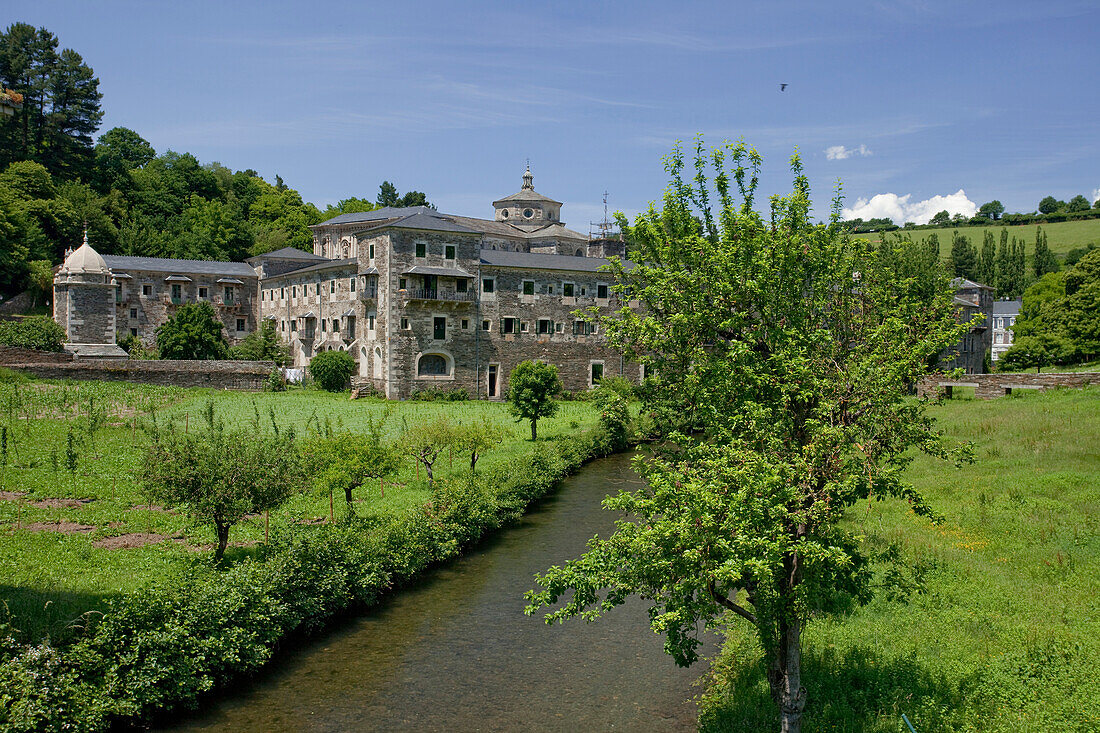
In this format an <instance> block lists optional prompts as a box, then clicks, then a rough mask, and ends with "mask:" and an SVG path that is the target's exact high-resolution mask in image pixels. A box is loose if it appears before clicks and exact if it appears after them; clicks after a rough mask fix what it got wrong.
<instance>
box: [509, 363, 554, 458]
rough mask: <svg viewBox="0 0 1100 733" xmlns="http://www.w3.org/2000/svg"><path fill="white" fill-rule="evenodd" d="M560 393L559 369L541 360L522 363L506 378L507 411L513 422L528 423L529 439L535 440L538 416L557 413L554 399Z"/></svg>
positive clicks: (536, 437)
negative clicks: (521, 421) (529, 426)
mask: <svg viewBox="0 0 1100 733" xmlns="http://www.w3.org/2000/svg"><path fill="white" fill-rule="evenodd" d="M559 394H561V380H560V379H558V368H557V367H556V366H554V365H553V364H546V363H544V362H541V361H521V362H520V363H519V364H517V365H516V368H515V369H513V370H512V373H511V375H510V376H509V377H508V411H509V412H510V413H512V415H513V416H515V418H516V420H517V421H519V420H530V421H531V440H538V422H539V418H541V417H553V416H554V415H555V414H557V412H558V403H557V402H555V401H554V398H555V397H557V396H558V395H559Z"/></svg>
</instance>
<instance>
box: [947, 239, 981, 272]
mask: <svg viewBox="0 0 1100 733" xmlns="http://www.w3.org/2000/svg"><path fill="white" fill-rule="evenodd" d="M951 267H952V269H953V270H954V272H955V277H965V278H966V279H967V280H974V279H975V278H977V277H978V273H977V270H978V250H977V248H975V247H974V245H972V244H971V243H970V237H967V236H964V235H962V234H959V232H958V230H955V231H953V232H952V233H951Z"/></svg>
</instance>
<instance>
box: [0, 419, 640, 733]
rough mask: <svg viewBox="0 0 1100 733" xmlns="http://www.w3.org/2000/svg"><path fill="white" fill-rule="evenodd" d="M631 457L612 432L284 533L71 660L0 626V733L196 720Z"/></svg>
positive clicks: (177, 584)
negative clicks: (270, 669)
mask: <svg viewBox="0 0 1100 733" xmlns="http://www.w3.org/2000/svg"><path fill="white" fill-rule="evenodd" d="M627 443H628V441H627V440H626V439H625V436H624V433H623V431H622V430H616V429H615V426H612V425H608V424H606V421H604V424H602V425H601V426H600V427H598V428H595V429H593V430H591V431H587V432H582V433H578V434H576V435H573V436H567V437H562V438H559V439H558V440H556V441H554V442H553V443H552V444H551V443H536V444H535V445H534V447H533V449H532V452H531V454H530V455H528V456H527V457H525V458H523V459H520V460H517V461H514V462H513V463H512V464H510V465H509V466H508V468H507V469H503V468H502V469H498V470H496V471H486V472H485V473H484V474H482V475H478V476H476V477H474V476H470V477H466V478H463V479H453V480H442V481H437V482H436V485H435V488H434V489H433V492H432V497H431V499H430V501H428V502H426V503H425V504H424V505H423V506H422V507H421V508H420V510H419V511H418V512H416V513H414V514H412V515H407V516H403V517H396V518H394V517H372V518H361V519H355V518H352V519H349V520H346V521H344V522H341V523H337V524H333V525H328V526H325V527H322V528H314V530H313V531H308V532H306V531H288V532H284V533H281V534H279V535H276V536H274V537H272V541H271V544H270V545H268V546H267V547H266V548H264V550H263V551H262V552H261V553H260V555H259V556H257V558H255V559H245V560H242V561H240V562H238V563H237V564H235V565H233V566H232V567H230V568H229V569H226V570H220V569H217V568H216V567H213V566H210V567H206V568H204V569H202V570H198V571H196V573H194V574H192V575H190V576H188V577H186V578H185V579H179V580H173V581H162V582H158V583H155V584H153V585H151V586H150V587H148V588H146V589H143V590H141V591H138V592H135V593H132V594H129V595H127V596H124V597H122V598H121V599H118V600H115V601H112V602H110V603H109V604H108V605H107V608H106V610H105V611H104V612H103V613H98V612H96V613H89V614H85V616H84V617H83V624H84V627H83V629H82V630H80V633H78V634H77V635H76V638H75V640H73V641H72V642H71V643H69V644H68V645H66V646H61V647H59V646H54V645H51V643H50V642H49V641H44V642H41V643H37V644H21V643H19V642H17V641H16V633H15V632H14V630H13V629H12V628H11V627H10V626H9V625H7V624H5V623H0V730H3V731H54V730H56V731H61V730H64V731H95V730H103V729H107V728H110V727H118V726H126V725H134V724H139V723H141V722H142V721H147V720H149V719H150V718H151V716H153V715H154V714H162V713H164V712H168V711H171V710H174V709H194V708H196V707H197V706H198V704H199V702H200V701H201V699H202V696H203V695H204V694H205V693H208V692H211V691H213V690H216V689H219V688H224V687H225V686H226V685H228V684H229V683H230V682H232V681H233V680H235V679H238V678H241V677H243V676H246V675H248V674H250V673H253V672H255V671H256V670H258V669H259V668H260V667H262V666H263V665H264V664H265V663H266V662H267V661H268V660H270V659H271V657H272V655H273V654H274V653H275V652H276V650H277V649H278V647H279V644H280V642H281V641H282V640H283V639H285V638H286V637H288V636H289V635H291V634H301V633H310V632H313V631H317V630H319V629H321V628H322V627H324V626H325V625H326V623H328V622H329V621H330V620H331V619H332V618H333V617H334V616H337V615H339V614H344V613H348V612H353V611H356V610H360V609H364V608H366V607H368V606H370V605H372V604H375V603H377V602H378V600H379V599H380V598H381V597H382V596H383V595H385V594H386V593H388V592H391V591H393V590H395V589H397V588H399V587H401V586H402V585H404V584H407V583H408V582H410V581H411V580H413V579H414V578H416V577H417V576H418V575H419V574H421V573H423V572H424V571H425V570H426V569H428V568H430V567H432V566H433V565H436V564H439V563H442V562H445V561H447V560H450V559H452V558H455V557H456V556H458V555H459V554H460V553H461V552H462V551H463V549H464V548H467V547H469V546H471V545H472V544H474V543H476V542H478V541H479V540H480V539H481V538H483V537H485V536H486V535H487V534H488V533H491V532H493V531H495V530H497V529H499V528H500V527H502V526H503V525H505V524H508V523H510V522H513V521H515V520H516V519H518V518H519V517H520V516H522V514H523V513H524V512H525V511H526V509H527V508H528V506H530V505H531V504H532V502H535V501H537V500H538V499H540V498H542V497H543V496H546V495H547V494H549V493H550V492H551V491H553V490H554V488H555V487H556V485H557V484H558V482H559V481H561V480H562V479H563V478H565V477H566V476H568V475H570V474H571V473H573V472H575V471H576V470H577V469H579V468H580V467H581V466H582V465H584V464H585V463H586V462H588V461H590V460H593V459H595V458H599V457H603V456H606V455H609V454H611V453H613V452H615V451H617V450H622V449H624V448H626V447H627Z"/></svg>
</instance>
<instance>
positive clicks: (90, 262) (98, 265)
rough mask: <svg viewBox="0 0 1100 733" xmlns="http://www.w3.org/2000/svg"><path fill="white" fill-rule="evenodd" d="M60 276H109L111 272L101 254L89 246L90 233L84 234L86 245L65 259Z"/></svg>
mask: <svg viewBox="0 0 1100 733" xmlns="http://www.w3.org/2000/svg"><path fill="white" fill-rule="evenodd" d="M59 274H66V275H105V276H109V275H110V274H111V270H110V269H109V268H108V267H107V263H106V262H105V261H104V260H103V257H101V256H100V254H99V252H96V251H95V250H94V249H92V245H90V244H88V233H87V232H84V244H82V245H80V246H79V247H77V248H76V251H74V252H73V253H72V254H70V255H69V256H68V257H66V258H65V263H64V264H63V265H61V270H60V273H59Z"/></svg>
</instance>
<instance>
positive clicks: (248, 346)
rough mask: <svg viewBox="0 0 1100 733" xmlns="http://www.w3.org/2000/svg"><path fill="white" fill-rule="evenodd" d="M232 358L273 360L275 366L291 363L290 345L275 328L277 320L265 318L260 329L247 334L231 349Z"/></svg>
mask: <svg viewBox="0 0 1100 733" xmlns="http://www.w3.org/2000/svg"><path fill="white" fill-rule="evenodd" d="M229 358H230V359H243V360H247V361H273V362H275V366H281V367H285V366H287V365H288V364H290V347H288V346H286V345H285V344H283V342H282V340H281V339H280V338H279V333H278V332H277V331H276V330H275V322H274V321H272V320H271V319H266V318H265V319H264V320H263V321H261V322H260V330H259V331H255V332H253V333H250V334H248V335H247V336H245V338H244V340H243V341H241V343H239V344H237V345H236V346H233V347H230V349H229Z"/></svg>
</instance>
